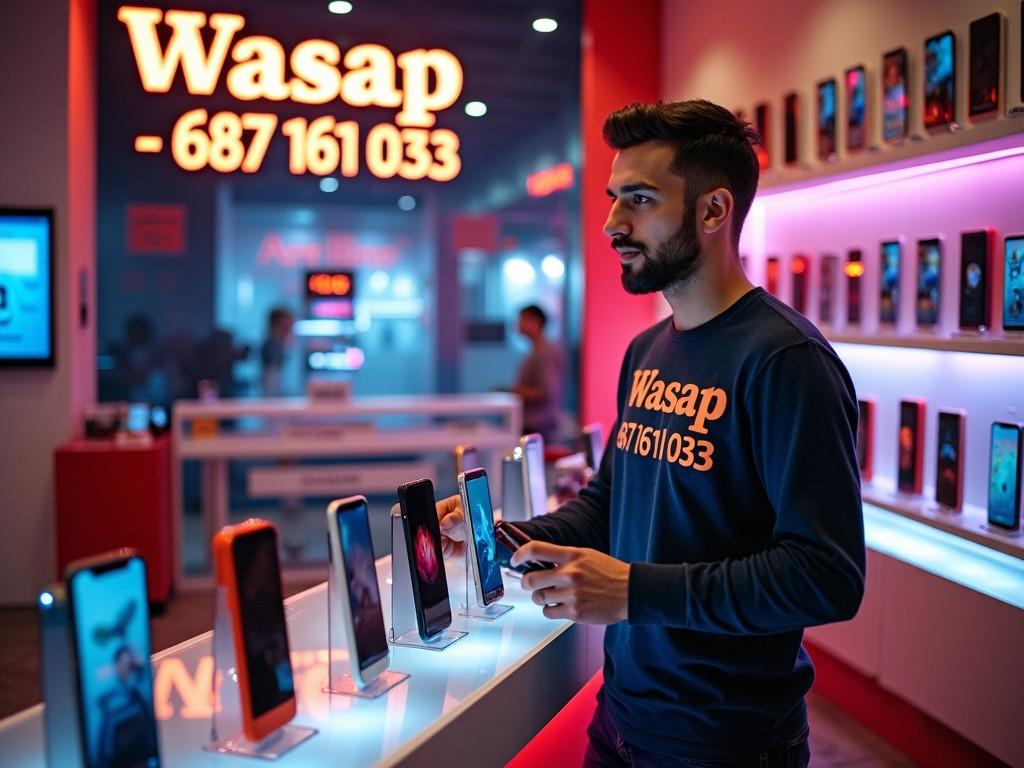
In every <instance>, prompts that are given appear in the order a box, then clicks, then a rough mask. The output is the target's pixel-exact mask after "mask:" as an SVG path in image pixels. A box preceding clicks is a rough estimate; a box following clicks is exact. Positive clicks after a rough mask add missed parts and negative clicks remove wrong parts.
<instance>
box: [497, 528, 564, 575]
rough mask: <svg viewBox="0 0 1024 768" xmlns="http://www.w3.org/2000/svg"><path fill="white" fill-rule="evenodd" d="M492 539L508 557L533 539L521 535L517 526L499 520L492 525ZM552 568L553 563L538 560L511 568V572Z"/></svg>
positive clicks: (523, 534) (530, 571)
mask: <svg viewBox="0 0 1024 768" xmlns="http://www.w3.org/2000/svg"><path fill="white" fill-rule="evenodd" d="M494 538H495V539H497V541H498V544H500V545H501V546H502V547H504V548H505V549H506V550H507V551H508V556H509V557H511V556H512V555H513V554H515V551H516V550H517V549H519V548H520V547H521V546H523V545H524V544H526V543H527V542H530V541H533V539H531V538H530V537H529V536H527V535H526V534H525V533H523V531H522V530H521V529H520V528H519V527H518V526H516V525H513V524H512V523H507V522H505V521H504V520H499V521H498V522H497V523H495V524H494ZM554 567H555V564H554V563H545V562H543V561H540V560H527V561H526V562H525V563H521V564H520V565H514V566H512V568H513V570H516V571H519V573H532V572H533V571H549V570H551V569H552V568H554Z"/></svg>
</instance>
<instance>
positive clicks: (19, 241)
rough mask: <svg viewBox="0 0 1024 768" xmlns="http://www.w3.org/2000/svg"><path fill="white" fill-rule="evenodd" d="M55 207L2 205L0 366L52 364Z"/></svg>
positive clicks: (0, 212)
mask: <svg viewBox="0 0 1024 768" xmlns="http://www.w3.org/2000/svg"><path fill="white" fill-rule="evenodd" d="M53 335H54V334H53V211H51V210H11V209H4V208H0V366H52V365H53V362H54V356H53Z"/></svg>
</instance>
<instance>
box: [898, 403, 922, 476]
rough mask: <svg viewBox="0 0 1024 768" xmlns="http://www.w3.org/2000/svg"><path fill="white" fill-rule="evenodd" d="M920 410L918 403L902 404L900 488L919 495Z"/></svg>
mask: <svg viewBox="0 0 1024 768" xmlns="http://www.w3.org/2000/svg"><path fill="white" fill-rule="evenodd" d="M919 418H920V408H919V406H918V404H917V403H913V402H909V401H906V400H904V401H902V402H901V403H900V435H899V473H898V486H899V489H900V490H901V491H903V492H905V493H918V491H919V490H920V489H919V488H918V472H917V467H918V462H919V458H918V452H919V451H920V450H921V446H920V445H919V444H918V425H919Z"/></svg>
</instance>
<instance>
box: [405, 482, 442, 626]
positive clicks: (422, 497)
mask: <svg viewBox="0 0 1024 768" xmlns="http://www.w3.org/2000/svg"><path fill="white" fill-rule="evenodd" d="M398 503H399V506H400V508H401V511H402V527H403V528H404V529H405V546H406V550H407V551H406V555H407V556H408V558H409V571H410V573H411V574H412V594H413V601H414V602H415V604H416V629H417V631H418V632H419V635H420V639H421V640H423V642H427V641H429V640H430V639H431V638H433V637H436V636H437V635H438V634H440V633H441V632H443V631H444V630H446V629H447V628H448V627H450V626H451V623H452V608H451V603H450V602H449V599H448V578H447V576H446V575H445V571H444V553H443V552H442V550H441V526H440V524H439V523H438V520H437V507H436V504H435V501H434V484H433V483H432V482H430V480H426V479H424V480H416V481H414V482H411V483H404V484H402V485H400V486H399V487H398Z"/></svg>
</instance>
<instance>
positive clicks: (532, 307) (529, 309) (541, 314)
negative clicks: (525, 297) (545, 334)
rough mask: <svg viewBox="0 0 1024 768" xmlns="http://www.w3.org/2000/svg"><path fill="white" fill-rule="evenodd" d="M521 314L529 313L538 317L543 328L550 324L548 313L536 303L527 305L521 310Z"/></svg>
mask: <svg viewBox="0 0 1024 768" xmlns="http://www.w3.org/2000/svg"><path fill="white" fill-rule="evenodd" d="M519 314H520V315H529V316H530V317H535V318H537V321H538V322H539V323H540V327H541V328H543V327H544V326H546V325H547V324H548V316H547V313H546V312H545V311H544V310H543V309H541V308H540V307H538V306H537V305H536V304H528V305H527V306H525V307H523V308H522V309H520V310H519Z"/></svg>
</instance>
